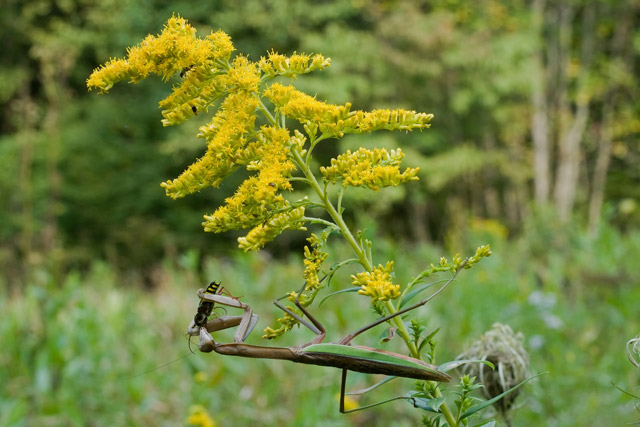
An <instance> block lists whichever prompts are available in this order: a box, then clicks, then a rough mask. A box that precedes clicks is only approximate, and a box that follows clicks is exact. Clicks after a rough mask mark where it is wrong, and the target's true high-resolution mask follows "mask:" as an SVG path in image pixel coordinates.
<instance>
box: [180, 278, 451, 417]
mask: <svg viewBox="0 0 640 427" xmlns="http://www.w3.org/2000/svg"><path fill="white" fill-rule="evenodd" d="M456 274H457V273H456ZM455 276H456V275H454V276H453V277H452V278H451V279H450V280H449V281H447V283H445V284H444V285H443V286H442V287H441V288H440V290H438V291H437V292H436V293H435V294H433V295H432V296H431V297H429V298H426V299H424V300H422V301H420V302H418V303H417V304H414V305H412V306H411V307H408V308H406V309H404V310H400V311H398V312H396V313H394V314H392V315H389V316H387V317H385V318H382V319H379V320H377V321H376V322H373V323H371V324H369V325H367V326H365V327H363V328H361V329H359V330H357V331H356V332H354V333H353V334H350V335H347V336H346V337H345V338H343V339H342V340H340V341H339V342H338V343H328V344H324V343H322V340H323V338H324V335H325V329H324V328H323V327H322V325H321V324H320V322H319V321H318V320H317V319H315V318H314V317H313V316H312V315H311V314H310V313H309V312H308V311H307V309H306V308H305V307H304V306H303V305H302V304H301V303H300V301H299V298H300V294H301V293H302V292H299V293H298V295H297V296H296V298H295V300H294V304H295V305H296V306H297V307H298V308H299V309H300V311H302V313H303V314H304V315H305V316H306V317H307V318H308V319H309V320H310V321H311V324H309V323H308V322H307V321H306V320H304V319H302V318H301V317H300V316H298V315H297V314H295V313H293V312H292V311H291V310H289V309H287V308H286V307H284V306H282V305H281V304H280V303H279V302H278V301H279V300H281V299H282V298H285V297H282V298H279V299H278V300H276V301H275V302H274V303H275V304H276V305H277V306H278V307H280V308H281V309H283V310H284V311H285V312H286V313H288V314H290V315H291V316H293V317H294V318H296V320H298V321H300V322H301V323H302V324H303V325H305V326H307V327H308V328H309V329H310V330H312V331H313V332H315V333H316V334H317V336H316V338H315V339H314V340H312V341H311V342H309V343H307V344H304V345H301V346H295V347H265V346H255V345H250V344H245V343H244V340H245V339H246V337H247V336H248V335H249V333H250V332H251V330H252V329H253V327H254V326H255V323H256V321H257V316H256V315H255V314H253V311H252V310H251V308H250V307H249V306H248V305H247V304H245V303H243V302H241V301H240V300H238V299H236V298H231V297H227V296H224V295H218V294H215V293H207V292H205V290H203V289H200V290H199V291H198V297H200V299H201V300H206V301H210V302H212V303H217V304H222V305H226V306H229V307H236V308H241V309H243V310H244V313H243V315H242V316H225V317H219V318H215V319H213V320H210V321H208V322H207V323H206V324H205V325H203V326H200V327H198V326H197V325H196V324H195V322H191V325H190V326H189V329H188V330H187V334H189V335H198V334H199V335H200V343H199V345H198V348H199V349H200V350H201V351H203V352H211V351H215V352H216V353H219V354H223V355H228V356H239V357H250V358H262V359H283V360H290V361H292V362H295V363H305V364H311V365H320V366H330V367H334V368H340V369H342V370H343V373H342V385H341V393H340V412H343V413H344V412H351V411H345V409H344V396H345V383H346V377H347V375H346V373H347V371H355V372H362V373H366V374H384V375H390V376H396V377H405V378H414V379H420V380H430V381H440V382H447V381H449V380H450V379H451V377H450V376H449V375H447V374H446V373H444V372H441V371H439V370H438V368H437V367H436V366H434V365H431V364H429V363H426V362H423V361H422V360H419V359H415V358H413V357H408V356H404V355H402V354H397V353H392V352H388V351H385V350H380V349H375V348H371V347H365V346H359V345H351V344H349V343H350V341H351V340H352V339H353V338H355V337H356V336H357V335H359V334H361V333H362V332H364V331H366V330H368V329H371V328H373V327H374V326H376V325H379V324H380V323H382V322H384V321H387V320H389V319H392V318H393V317H395V316H399V315H401V314H404V313H406V312H407V311H410V310H413V309H415V308H417V307H420V306H421V305H424V304H426V303H427V302H428V301H429V300H431V298H433V297H434V296H435V295H436V294H437V293H439V292H440V291H441V290H442V289H444V287H446V286H447V285H448V284H449V283H451V281H453V279H454V278H455ZM233 326H237V327H238V329H237V331H236V333H235V335H234V343H229V344H220V343H217V342H215V340H214V339H213V337H212V336H211V334H210V332H214V331H217V330H222V329H226V328H228V327H233Z"/></svg>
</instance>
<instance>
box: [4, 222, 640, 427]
mask: <svg viewBox="0 0 640 427" xmlns="http://www.w3.org/2000/svg"><path fill="white" fill-rule="evenodd" d="M485 237H486V236H485ZM489 237H490V238H491V236H489ZM578 237H579V238H577V239H575V240H574V241H572V243H571V244H570V246H569V249H567V247H561V248H559V249H558V248H551V249H550V250H549V252H548V253H545V254H544V256H540V255H536V256H535V257H534V255H532V252H531V250H530V248H531V246H528V245H524V244H523V242H515V243H508V242H504V241H501V240H499V239H494V240H496V241H492V249H493V252H494V255H493V256H492V257H491V258H489V259H487V260H483V261H482V262H481V263H480V264H479V265H478V266H476V267H474V269H472V270H470V271H465V272H463V274H461V275H460V278H459V280H458V281H457V282H456V283H455V284H453V286H451V287H450V288H449V289H447V290H446V291H445V292H444V293H443V294H442V295H440V296H439V297H438V298H436V299H435V300H434V301H432V302H431V303H429V304H428V305H427V306H426V307H425V308H423V309H421V310H420V317H422V318H424V319H428V320H429V327H430V328H436V327H440V328H441V331H440V333H439V335H438V339H439V351H438V355H439V362H444V361H446V360H449V359H450V358H453V357H455V356H456V354H458V353H460V352H461V351H462V350H464V347H465V345H466V344H467V343H469V342H470V341H471V340H473V339H474V338H475V337H476V336H477V335H479V334H480V333H482V332H484V331H486V330H488V329H489V328H490V327H491V325H492V324H493V323H494V322H502V323H507V324H509V325H511V326H512V327H513V328H514V330H516V331H521V332H522V333H524V334H525V337H526V346H527V348H528V349H529V350H530V352H531V370H532V373H537V372H542V371H548V374H546V375H543V376H542V377H540V378H539V379H538V380H536V381H534V382H533V383H532V384H530V385H527V386H526V387H525V390H524V392H523V393H522V394H521V396H520V397H519V398H518V400H517V404H518V406H519V408H518V409H517V410H516V411H515V413H514V415H513V422H514V425H557V426H573V425H613V424H622V423H624V422H629V421H634V420H636V419H637V418H638V417H637V414H636V413H635V412H634V410H633V401H632V400H631V399H630V398H628V397H626V396H624V395H623V394H622V393H620V392H619V391H617V390H616V389H615V388H613V386H612V385H611V382H614V383H616V384H617V385H619V386H621V387H622V388H625V389H627V390H630V389H632V388H633V387H635V386H637V385H638V377H639V376H638V372H637V371H635V370H634V368H633V367H632V365H631V364H629V363H628V362H627V359H626V354H625V352H624V346H625V343H626V341H627V340H628V339H629V338H631V337H633V336H635V335H636V334H637V333H638V332H640V331H639V330H638V328H639V326H638V322H637V319H638V314H637V313H638V301H640V286H639V282H640V280H639V278H640V273H638V272H637V271H636V270H634V268H635V267H634V264H635V263H636V262H637V260H638V259H640V245H639V244H638V242H639V241H640V236H639V235H638V234H637V233H636V234H632V235H630V236H628V237H621V236H619V235H617V234H616V233H614V232H612V231H607V233H606V234H603V235H601V236H599V237H598V238H597V239H588V238H586V237H580V236H578ZM483 238H484V237H483ZM480 243H484V241H482V240H479V241H478V242H477V244H480ZM383 246H384V247H385V254H379V256H378V258H377V259H378V260H379V262H384V261H386V259H387V258H388V257H391V256H394V255H395V256H397V257H398V259H397V263H396V267H397V277H398V281H400V282H402V281H403V280H406V279H407V278H408V277H409V276H410V274H411V273H412V272H416V271H418V269H419V266H420V265H424V263H425V262H436V261H437V258H438V256H439V255H440V251H438V250H437V249H434V248H426V247H424V248H411V250H409V251H403V250H402V248H395V247H393V246H392V245H383ZM341 250H344V249H341V248H338V249H337V251H338V252H340V251H341ZM179 261H180V262H177V263H169V262H167V263H166V264H165V266H164V267H163V268H162V269H161V270H159V271H158V272H157V277H159V278H160V282H161V283H162V285H161V286H160V287H159V288H158V289H156V290H155V291H153V292H145V291H143V290H141V289H139V288H138V287H136V286H129V287H127V286H125V285H123V284H122V283H120V282H119V281H120V280H122V279H121V278H119V277H117V276H116V274H115V273H114V271H113V270H112V269H111V268H110V267H109V266H107V265H104V264H101V263H95V265H94V266H93V269H92V270H91V271H90V272H88V273H86V274H84V275H78V274H69V275H68V276H67V277H66V278H65V279H64V280H63V281H62V282H61V283H54V282H53V280H52V279H51V278H50V277H49V276H48V275H47V274H46V272H44V271H40V272H37V273H38V274H34V275H33V279H32V282H31V283H27V284H25V285H24V287H23V288H22V289H20V290H16V291H14V292H12V293H9V292H8V291H7V290H3V291H2V292H1V293H0V313H2V321H0V342H1V343H2V351H1V352H0V425H2V426H5V425H7V426H14V425H15V426H20V425H25V426H29V425H40V426H48V425H51V426H59V425H82V426H85V425H116V426H120V425H171V426H174V425H182V424H185V420H186V419H187V417H188V415H189V411H190V408H191V407H192V406H193V405H202V406H204V407H205V408H206V409H207V411H208V412H209V414H210V415H211V417H212V418H213V420H214V421H215V422H216V423H217V425H218V426H227V425H233V426H242V425H301V426H305V425H309V426H318V425H326V426H342V425H345V426H347V425H365V424H367V425H369V424H371V423H374V424H375V423H377V425H389V423H391V422H393V423H394V425H416V424H417V423H418V422H419V420H420V417H421V416H422V411H421V410H419V409H414V408H412V407H411V406H410V405H408V404H407V403H405V402H393V403H389V404H386V405H383V406H380V407H377V408H375V409H373V410H369V411H363V412H361V413H357V414H354V415H341V414H339V412H338V401H337V396H338V392H339V382H340V372H339V371H338V370H337V369H331V368H324V367H315V366H307V365H297V364H292V363H290V362H286V361H277V360H271V361H263V360H253V359H241V358H232V357H223V356H220V355H217V354H215V353H214V354H200V353H197V352H196V354H190V353H189V350H188V348H187V340H186V339H185V337H184V335H183V334H184V331H185V329H186V326H187V324H188V323H189V321H190V320H191V318H192V317H193V315H194V313H195V309H196V306H197V303H198V300H197V297H196V295H195V290H196V289H197V288H198V287H200V286H202V285H204V284H201V283H197V281H196V280H195V277H196V275H195V274H194V272H193V271H192V270H190V269H189V268H188V265H189V264H190V263H189V262H188V261H189V259H188V257H186V258H183V259H181V260H179ZM346 274H347V273H346V272H345V275H344V276H342V277H341V278H338V280H335V281H334V284H333V286H332V289H331V290H336V289H338V288H339V287H338V284H339V283H341V286H342V287H344V286H345V285H346V284H347V281H346V277H347V276H346ZM299 275H300V270H299V265H298V263H297V262H295V261H288V262H277V261H274V260H269V259H267V258H266V257H264V256H260V255H247V256H239V257H238V258H237V259H234V260H228V259H227V260H209V261H208V262H207V264H206V277H210V278H211V280H213V279H216V280H220V281H221V282H222V283H223V285H224V286H227V287H228V289H229V291H230V292H231V293H232V294H233V295H236V296H240V297H242V299H243V301H245V302H247V303H249V304H251V306H252V307H254V309H255V310H256V312H257V313H258V314H259V315H260V318H261V321H260V323H259V325H258V329H260V330H261V329H262V328H264V327H265V326H267V325H269V324H271V323H273V320H274V319H275V318H276V317H277V316H280V313H278V311H277V309H276V308H275V307H273V306H272V305H271V301H272V300H273V299H274V298H275V297H277V296H280V295H281V294H283V293H284V292H286V291H288V290H290V289H295V288H297V287H298V286H300V285H301V282H300V279H299ZM541 277H542V279H541ZM324 295H325V294H321V295H320V297H321V298H322V297H323V296H324ZM313 311H314V313H316V314H317V315H318V317H319V318H320V319H321V321H322V322H323V323H324V324H325V326H327V329H328V330H329V333H328V338H327V341H331V340H337V339H339V338H340V337H342V336H343V335H344V334H346V333H348V332H350V331H353V330H354V329H356V328H358V327H360V326H362V325H363V324H364V323H365V322H366V321H367V320H366V319H371V320H373V318H374V317H373V314H372V312H371V310H370V308H369V307H368V302H367V299H366V298H364V297H362V296H358V295H356V294H341V295H338V296H335V297H333V298H332V299H329V300H328V301H327V302H325V303H324V304H323V305H322V306H321V307H320V308H318V307H317V305H314V307H313ZM382 331H383V328H381V327H378V328H377V329H376V331H374V332H371V333H369V334H368V335H366V336H364V337H359V338H358V343H359V344H364V345H371V346H379V344H377V337H378V335H379V334H380V333H382ZM223 336H225V337H226V339H228V340H231V333H227V332H225V334H224V335H223ZM259 336H260V331H259V330H258V331H256V332H254V335H252V337H251V338H250V340H249V341H250V342H252V343H260V344H263V345H264V344H266V345H294V344H297V343H303V342H306V341H308V340H309V339H310V337H311V334H310V333H309V332H307V331H304V330H302V329H296V330H295V331H293V332H292V333H290V334H288V335H287V336H285V337H283V339H281V340H279V341H276V342H266V343H265V342H264V341H263V340H261V339H260V337H259ZM194 348H195V346H194ZM385 348H388V349H390V350H392V351H401V350H402V348H401V347H400V346H399V342H391V343H389V344H385ZM187 354H188V356H186V357H184V358H181V357H182V356H185V355H187ZM176 359H178V360H177V361H175V362H174V363H171V364H169V365H167V366H163V367H160V368H158V369H156V370H153V371H151V372H147V371H149V370H152V369H154V368H156V367H158V366H160V365H164V364H166V363H168V362H171V361H174V360H176ZM350 378H351V387H352V388H360V387H362V386H365V385H370V384H371V383H372V381H373V379H372V378H370V377H367V376H365V375H360V374H353V375H352V376H350ZM412 385H413V381H411V380H397V381H394V382H392V383H389V384H387V385H385V386H384V387H381V388H379V389H377V390H375V391H374V392H373V393H372V396H366V399H362V400H360V403H361V404H366V403H371V402H374V401H377V400H382V399H385V398H388V397H392V396H395V395H397V394H403V393H405V392H406V391H407V390H409V389H410V388H411V387H412Z"/></svg>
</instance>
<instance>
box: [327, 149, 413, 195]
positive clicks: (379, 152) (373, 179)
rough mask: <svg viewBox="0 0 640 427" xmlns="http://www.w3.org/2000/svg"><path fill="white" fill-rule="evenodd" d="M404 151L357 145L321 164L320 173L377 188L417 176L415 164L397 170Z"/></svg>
mask: <svg viewBox="0 0 640 427" xmlns="http://www.w3.org/2000/svg"><path fill="white" fill-rule="evenodd" d="M403 157H404V154H403V153H402V151H401V150H400V149H398V150H391V151H390V152H388V151H387V150H386V149H384V148H376V149H374V150H373V151H371V150H367V149H366V148H360V149H359V150H358V151H356V152H354V153H352V152H351V150H347V152H346V153H344V154H341V155H339V156H338V157H337V158H335V159H331V166H328V167H321V168H320V173H321V174H322V176H323V177H324V178H325V179H326V180H327V181H329V182H331V183H335V182H336V181H337V180H341V181H342V185H343V186H344V187H346V186H349V185H350V186H354V187H368V188H370V189H372V190H379V189H380V188H381V187H389V186H397V185H400V184H402V183H404V182H408V181H415V180H417V179H418V177H417V173H418V171H419V169H418V168H407V169H405V171H404V172H400V167H399V166H400V162H401V161H402V159H403Z"/></svg>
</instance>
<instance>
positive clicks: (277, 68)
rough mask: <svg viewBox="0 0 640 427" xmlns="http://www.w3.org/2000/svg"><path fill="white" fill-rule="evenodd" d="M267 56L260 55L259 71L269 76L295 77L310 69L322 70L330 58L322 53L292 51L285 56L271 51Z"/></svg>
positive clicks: (308, 71) (328, 63)
mask: <svg viewBox="0 0 640 427" xmlns="http://www.w3.org/2000/svg"><path fill="white" fill-rule="evenodd" d="M268 55H269V56H268V58H265V57H262V58H260V61H259V62H258V67H259V68H260V71H262V73H263V74H264V75H265V76H266V77H269V78H273V77H276V76H286V77H295V76H297V75H300V74H307V73H310V72H312V71H316V70H322V69H324V68H327V67H328V66H329V65H331V60H330V59H329V58H325V57H324V56H322V55H319V54H318V55H313V56H309V55H305V54H297V53H295V52H294V53H293V55H291V56H289V57H287V56H285V55H281V54H279V53H276V52H275V51H271V52H269V53H268Z"/></svg>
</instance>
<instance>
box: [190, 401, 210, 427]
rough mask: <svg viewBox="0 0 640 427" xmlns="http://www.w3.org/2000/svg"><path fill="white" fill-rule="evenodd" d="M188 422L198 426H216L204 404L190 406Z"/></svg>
mask: <svg viewBox="0 0 640 427" xmlns="http://www.w3.org/2000/svg"><path fill="white" fill-rule="evenodd" d="M189 412H190V414H189V417H188V418H187V424H188V425H191V426H197V427H216V423H215V422H214V421H213V419H212V418H211V415H209V411H207V410H206V408H205V407H204V406H202V405H193V406H191V408H189Z"/></svg>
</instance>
